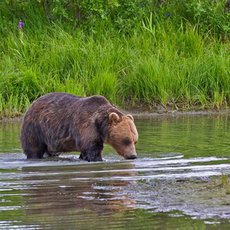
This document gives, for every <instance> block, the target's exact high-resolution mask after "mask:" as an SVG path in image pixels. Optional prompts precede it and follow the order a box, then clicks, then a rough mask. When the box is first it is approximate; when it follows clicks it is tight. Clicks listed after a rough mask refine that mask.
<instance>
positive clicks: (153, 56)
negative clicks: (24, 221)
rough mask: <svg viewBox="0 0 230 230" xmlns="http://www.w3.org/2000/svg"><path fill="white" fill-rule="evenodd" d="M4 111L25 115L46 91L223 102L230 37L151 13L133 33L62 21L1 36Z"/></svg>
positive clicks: (187, 103) (206, 104)
mask: <svg viewBox="0 0 230 230" xmlns="http://www.w3.org/2000/svg"><path fill="white" fill-rule="evenodd" d="M0 39H1V43H0V48H1V50H2V52H1V53H0V88H1V92H0V113H1V114H2V115H10V114H11V115H12V114H16V115H17V114H19V113H22V112H24V111H25V109H26V108H27V107H28V105H29V103H30V102H31V101H33V100H34V99H36V98H37V97H38V96H40V95H42V94H45V93H48V92H52V91H62V92H69V93H74V94H77V95H80V96H87V95H93V94H102V95H104V96H106V97H107V98H108V99H110V100H111V101H112V102H114V103H116V104H119V105H120V106H123V107H124V106H126V105H127V104H129V105H132V106H139V105H143V104H144V105H145V106H148V107H149V108H150V107H152V105H154V104H161V105H163V106H171V105H172V104H173V106H175V105H176V108H180V109H191V108H194V107H196V108H200V109H202V108H218V109H220V108H223V107H228V106H229V102H230V55H229V51H230V50H229V41H226V42H222V41H221V40H218V39H215V38H213V37H210V36H209V34H200V33H199V32H198V30H197V28H196V27H194V26H192V25H190V24H189V23H184V22H181V25H179V26H178V25H177V26H174V25H173V23H171V22H170V21H166V22H159V23H158V24H157V25H156V24H153V23H152V19H151V16H150V17H149V18H147V19H146V20H145V22H143V24H142V26H140V27H137V28H136V29H134V32H133V33H132V34H131V35H128V36H126V35H121V34H120V33H119V32H116V31H114V30H112V29H111V30H110V29H109V28H104V30H102V31H101V33H97V34H93V33H92V34H89V33H85V32H84V31H83V30H80V29H79V30H76V31H69V30H66V29H65V28H63V26H61V25H58V24H53V25H49V26H45V27H44V28H43V27H41V28H37V29H36V30H34V29H33V28H32V29H30V28H27V29H25V30H24V31H23V36H22V35H20V34H19V33H18V31H17V29H14V30H11V31H10V30H9V31H8V33H6V34H5V35H4V36H3V35H1V36H0Z"/></svg>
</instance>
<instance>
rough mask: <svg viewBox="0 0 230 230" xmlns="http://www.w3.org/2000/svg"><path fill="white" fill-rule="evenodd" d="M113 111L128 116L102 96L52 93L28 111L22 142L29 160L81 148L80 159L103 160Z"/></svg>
mask: <svg viewBox="0 0 230 230" xmlns="http://www.w3.org/2000/svg"><path fill="white" fill-rule="evenodd" d="M112 112H115V113H117V114H118V116H119V117H122V116H124V114H123V113H121V112H120V111H119V110H118V109H116V108H115V107H114V106H112V105H111V104H110V103H109V102H108V101H107V100H106V99H105V98H104V97H102V96H92V97H85V98H81V97H77V96H74V95H71V94H66V93H50V94H47V95H45V96H42V97H40V98H38V99H37V100H36V101H35V102H33V103H32V105H31V107H30V108H29V109H28V111H27V112H26V114H25V116H24V119H23V124H22V127H21V145H22V148H23V150H24V153H25V154H26V156H27V158H28V159H31V158H42V157H43V156H44V154H45V153H46V154H48V155H49V156H55V155H59V154H60V153H61V152H72V151H80V152H81V154H80V159H83V160H86V161H101V160H102V155H101V152H102V149H103V145H104V142H105V140H106V138H108V137H107V135H108V129H109V118H108V115H109V114H110V113H112Z"/></svg>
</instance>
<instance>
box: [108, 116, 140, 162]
mask: <svg viewBox="0 0 230 230" xmlns="http://www.w3.org/2000/svg"><path fill="white" fill-rule="evenodd" d="M137 140H138V133H137V129H136V126H135V124H134V119H133V117H132V115H124V116H119V115H118V114H117V113H115V112H112V113H110V114H109V129H108V136H107V140H106V142H107V143H108V144H110V145H111V146H112V147H113V148H114V149H115V150H116V152H117V153H118V154H119V155H121V156H123V157H124V158H125V159H135V158H137V153H136V148H135V145H136V143H137Z"/></svg>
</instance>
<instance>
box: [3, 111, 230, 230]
mask: <svg viewBox="0 0 230 230" xmlns="http://www.w3.org/2000/svg"><path fill="white" fill-rule="evenodd" d="M229 122H230V116H227V115H222V116H178V117H163V118H161V117H155V118H152V119H145V120H141V119H139V120H136V125H137V129H138V131H139V142H138V144H137V152H138V159H136V160H131V161H127V160H123V159H122V158H120V157H119V156H118V155H117V154H115V153H114V151H113V150H112V149H111V148H110V147H109V146H105V150H104V161H103V162H99V163H87V162H82V161H79V160H78V153H76V154H74V153H72V154H63V155H61V156H60V157H58V158H55V159H43V160H26V159H25V156H24V155H23V153H22V150H21V148H20V143H19V129H20V123H0V229H230V145H229V140H230V132H229V131H230V123H229Z"/></svg>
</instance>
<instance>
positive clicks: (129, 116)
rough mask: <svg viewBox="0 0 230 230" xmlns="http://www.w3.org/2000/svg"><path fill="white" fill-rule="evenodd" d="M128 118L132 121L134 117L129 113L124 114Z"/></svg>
mask: <svg viewBox="0 0 230 230" xmlns="http://www.w3.org/2000/svg"><path fill="white" fill-rule="evenodd" d="M126 116H127V117H128V118H130V119H131V120H132V121H134V118H133V116H132V115H131V114H128V115H126Z"/></svg>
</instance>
